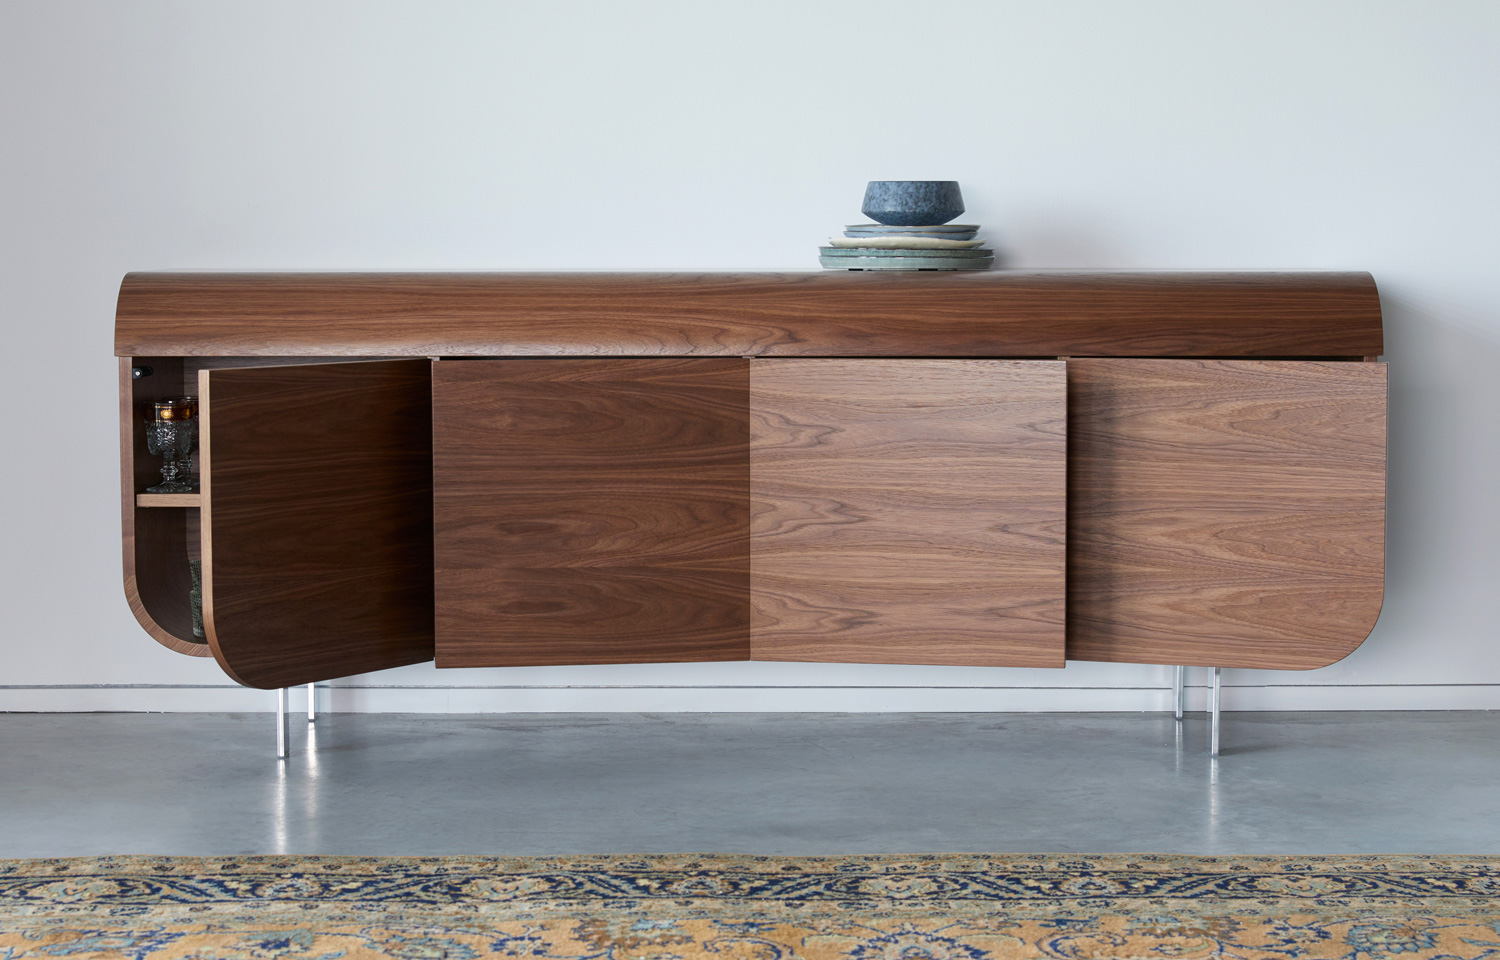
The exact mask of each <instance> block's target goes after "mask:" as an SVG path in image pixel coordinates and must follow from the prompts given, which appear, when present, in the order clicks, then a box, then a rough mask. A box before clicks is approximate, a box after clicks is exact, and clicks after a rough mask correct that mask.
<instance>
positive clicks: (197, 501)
mask: <svg viewBox="0 0 1500 960" xmlns="http://www.w3.org/2000/svg"><path fill="white" fill-rule="evenodd" d="M135 505H136V506H138V507H201V506H202V505H203V494H201V493H138V494H136V495H135Z"/></svg>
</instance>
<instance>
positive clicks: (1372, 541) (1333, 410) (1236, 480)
mask: <svg viewBox="0 0 1500 960" xmlns="http://www.w3.org/2000/svg"><path fill="white" fill-rule="evenodd" d="M1385 391H1386V370H1385V364H1383V363H1315V362H1291V361H1281V362H1264V361H1193V360H1074V361H1070V362H1069V364H1068V402H1069V410H1068V419H1069V450H1068V455H1069V469H1070V473H1069V483H1068V536H1069V541H1070V542H1069V564H1068V657H1069V659H1073V660H1107V661H1117V662H1129V663H1168V664H1189V665H1200V666H1223V667H1258V668H1271V669H1282V670H1306V669H1312V668H1315V667H1321V666H1326V665H1327V664H1330V663H1333V662H1334V661H1336V660H1338V659H1340V658H1342V657H1344V656H1346V655H1347V654H1348V653H1349V652H1350V651H1352V650H1353V649H1354V648H1355V647H1357V646H1359V644H1360V642H1361V641H1363V640H1364V638H1365V636H1366V635H1368V634H1369V632H1370V630H1371V629H1372V628H1373V627H1374V625H1375V620H1376V618H1377V617H1378V616H1379V613H1380V605H1381V599H1382V594H1383V589H1384V536H1385V397H1386V392H1385Z"/></svg>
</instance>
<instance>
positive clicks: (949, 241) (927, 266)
mask: <svg viewBox="0 0 1500 960" xmlns="http://www.w3.org/2000/svg"><path fill="white" fill-rule="evenodd" d="M978 232H979V227H977V226H975V225H973V224H965V223H942V224H935V225H931V226H917V227H906V226H895V225H892V224H886V223H853V224H850V225H849V226H847V227H845V228H844V235H843V236H842V237H834V238H833V239H832V240H829V241H828V245H827V246H826V247H819V248H818V262H820V263H821V264H823V266H825V267H827V268H829V269H830V270H988V269H989V268H990V267H992V266H994V265H995V251H993V250H991V249H990V248H989V247H986V246H985V245H984V241H983V240H975V239H974V235H975V234H977V233H978Z"/></svg>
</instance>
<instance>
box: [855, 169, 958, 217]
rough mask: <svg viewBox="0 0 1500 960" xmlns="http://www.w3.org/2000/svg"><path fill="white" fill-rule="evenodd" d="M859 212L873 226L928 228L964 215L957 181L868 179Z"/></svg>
mask: <svg viewBox="0 0 1500 960" xmlns="http://www.w3.org/2000/svg"><path fill="white" fill-rule="evenodd" d="M859 210H860V212H861V213H863V214H864V215H865V216H867V217H869V218H870V219H871V220H874V221H876V222H877V223H889V224H891V225H893V226H898V227H930V226H933V225H935V224H939V223H947V222H948V221H949V220H952V219H953V218H954V217H956V216H958V215H959V214H961V213H963V212H964V196H963V194H962V193H960V192H959V190H958V181H957V180H871V181H870V185H869V186H868V187H866V188H865V202H864V206H862V207H860V208H859Z"/></svg>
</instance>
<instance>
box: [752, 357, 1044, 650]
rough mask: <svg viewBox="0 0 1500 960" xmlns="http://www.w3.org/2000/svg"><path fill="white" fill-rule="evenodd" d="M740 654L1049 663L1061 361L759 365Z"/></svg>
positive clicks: (754, 372)
mask: <svg viewBox="0 0 1500 960" xmlns="http://www.w3.org/2000/svg"><path fill="white" fill-rule="evenodd" d="M750 382H751V424H752V437H751V491H752V511H753V513H752V521H751V531H752V532H751V543H752V552H751V588H752V634H751V648H752V656H753V657H754V658H755V659H757V660H821V661H846V662H865V663H936V664H978V665H1009V666H1033V667H1060V666H1062V664H1063V619H1064V617H1063V601H1064V567H1065V540H1064V528H1065V523H1066V506H1065V495H1066V463H1065V457H1066V386H1065V371H1064V364H1062V363H1060V362H1056V361H1002V360H919V359H901V360H824V359H807V360H757V361H755V362H754V363H753V364H752V366H751V381H750Z"/></svg>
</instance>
